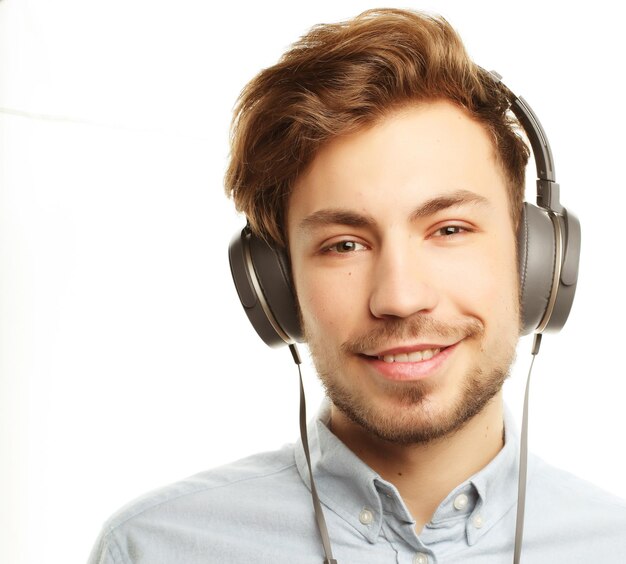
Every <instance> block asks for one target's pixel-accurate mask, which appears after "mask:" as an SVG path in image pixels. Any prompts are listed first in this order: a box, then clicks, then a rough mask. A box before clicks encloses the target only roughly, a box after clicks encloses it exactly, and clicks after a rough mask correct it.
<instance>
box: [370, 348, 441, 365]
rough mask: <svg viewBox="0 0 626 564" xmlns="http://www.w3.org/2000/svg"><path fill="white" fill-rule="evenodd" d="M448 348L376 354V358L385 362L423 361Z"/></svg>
mask: <svg viewBox="0 0 626 564" xmlns="http://www.w3.org/2000/svg"><path fill="white" fill-rule="evenodd" d="M447 348H448V347H433V348H429V349H424V350H419V351H411V352H408V353H397V354H391V353H385V354H380V355H376V357H375V358H377V359H378V360H382V361H383V362H422V361H423V360H430V359H431V358H433V356H436V355H438V354H439V353H440V352H441V351H442V350H444V349H447Z"/></svg>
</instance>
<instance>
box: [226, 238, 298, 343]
mask: <svg viewBox="0 0 626 564" xmlns="http://www.w3.org/2000/svg"><path fill="white" fill-rule="evenodd" d="M228 257H229V262H230V269H231V274H232V276H233V281H234V282H235V287H236V288H237V293H238V295H239V299H240V301H241V304H242V306H243V308H244V310H245V312H246V314H247V315H248V319H249V320H250V323H252V326H253V327H254V329H255V330H256V332H257V333H258V334H259V336H260V337H261V338H262V339H263V341H265V343H267V344H268V345H270V346H278V345H284V344H292V343H293V342H294V341H302V340H303V335H302V329H301V326H300V316H299V314H298V307H297V300H296V296H295V293H294V289H293V284H292V281H291V275H290V268H289V261H288V260H287V257H286V255H285V253H284V252H283V251H282V250H281V249H277V248H276V247H273V246H271V245H269V244H268V243H266V242H265V241H264V240H263V239H261V238H259V237H257V236H255V235H253V234H252V233H251V232H250V230H249V229H247V228H244V229H243V230H242V231H241V233H236V234H235V236H234V237H233V239H232V240H231V243H230V246H229V249H228Z"/></svg>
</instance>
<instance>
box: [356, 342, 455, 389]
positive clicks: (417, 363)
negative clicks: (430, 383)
mask: <svg viewBox="0 0 626 564" xmlns="http://www.w3.org/2000/svg"><path fill="white" fill-rule="evenodd" d="M458 345H459V343H458V342H457V343H454V344H452V345H449V346H445V345H439V346H437V345H430V346H428V345H427V346H422V347H420V350H415V348H413V350H407V349H405V350H402V349H396V350H388V351H381V352H380V353H379V354H374V355H372V356H368V355H361V358H363V359H364V360H366V363H367V365H368V366H369V367H370V368H371V369H373V371H374V373H375V374H376V375H377V376H378V377H382V378H383V379H385V380H395V381H414V380H423V379H426V378H429V377H435V376H436V375H438V374H440V373H441V371H442V370H444V369H445V367H446V366H447V365H448V363H449V361H450V359H451V357H452V356H453V355H454V351H455V350H456V349H457V347H458Z"/></svg>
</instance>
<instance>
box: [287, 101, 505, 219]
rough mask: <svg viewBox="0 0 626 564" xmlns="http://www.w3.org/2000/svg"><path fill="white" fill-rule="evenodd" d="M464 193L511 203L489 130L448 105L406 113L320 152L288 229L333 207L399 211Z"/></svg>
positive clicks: (298, 191) (299, 186)
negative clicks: (437, 197)
mask: <svg viewBox="0 0 626 564" xmlns="http://www.w3.org/2000/svg"><path fill="white" fill-rule="evenodd" d="M459 190H465V191H470V192H475V193H477V194H478V195H480V196H481V197H484V198H486V199H488V200H489V201H490V202H495V203H496V204H497V203H498V202H499V203H501V204H504V205H506V204H507V195H506V189H505V182H504V178H503V175H502V172H501V168H500V166H499V165H498V163H497V161H496V155H495V149H494V146H493V142H492V141H491V138H490V136H489V134H488V132H487V131H486V129H485V127H484V126H483V125H481V124H480V123H478V122H476V121H474V120H472V119H471V118H470V117H468V115H467V114H466V113H465V112H464V110H462V109H461V108H459V107H457V106H455V105H453V104H452V103H450V102H446V101H435V102H429V103H421V104H416V105H412V106H407V107H405V108H402V109H400V110H397V111H394V112H393V113H391V114H389V115H388V116H386V117H385V118H383V119H382V120H381V121H380V122H378V123H377V124H375V125H374V126H372V127H370V128H368V129H364V130H362V131H359V132H357V133H353V134H350V135H347V136H344V137H340V138H336V139H334V140H332V141H330V142H329V143H328V144H326V145H325V146H324V147H322V148H321V149H320V151H319V152H318V154H317V155H316V157H315V158H314V159H313V162H312V163H311V165H310V166H309V168H308V169H307V170H306V172H305V173H304V174H302V175H301V177H300V178H298V180H297V181H296V183H295V186H294V189H293V192H292V194H291V197H290V201H289V204H288V207H287V219H288V229H291V228H292V227H293V225H292V223H293V220H294V219H295V217H296V216H297V217H302V216H303V215H304V216H306V215H308V214H311V213H314V212H316V211H318V210H320V209H324V208H328V207H344V208H345V207H349V208H352V209H357V208H367V209H369V210H370V211H371V210H372V209H376V210H380V211H381V212H382V211H384V210H386V209H394V210H396V211H400V210H401V209H402V208H403V207H404V204H406V205H407V206H409V207H411V208H412V207H414V206H415V205H416V204H419V203H420V202H421V201H425V200H428V199H430V198H432V197H433V196H436V195H443V194H445V193H449V192H450V193H451V192H458V191H459Z"/></svg>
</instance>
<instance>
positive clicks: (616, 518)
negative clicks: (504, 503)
mask: <svg viewBox="0 0 626 564" xmlns="http://www.w3.org/2000/svg"><path fill="white" fill-rule="evenodd" d="M526 522H527V524H528V525H529V526H530V527H531V528H532V527H533V525H535V526H536V533H537V534H538V535H539V536H542V537H544V538H546V539H550V541H555V540H556V539H559V538H561V537H566V538H567V539H568V542H570V543H572V544H578V543H579V542H580V543H583V542H585V543H588V539H590V538H593V539H594V542H597V543H600V545H602V546H603V550H618V551H619V553H620V556H624V557H626V537H625V536H624V531H626V501H624V500H623V499H621V498H619V497H617V496H616V495H614V494H612V493H609V492H608V491H605V490H604V489H602V488H600V487H598V486H596V485H594V484H592V483H590V482H589V481H587V480H584V479H582V478H579V477H577V476H575V475H574V474H572V473H570V472H567V471H565V470H562V469H560V468H557V467H554V466H552V465H550V464H548V463H547V462H545V461H544V460H542V459H540V458H537V457H533V462H532V472H531V473H530V474H529V480H528V487H527V496H526ZM574 539H576V540H575V541H574ZM597 561H601V560H597ZM606 561H607V562H608V561H611V562H612V561H614V560H606ZM620 561H621V560H620Z"/></svg>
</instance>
